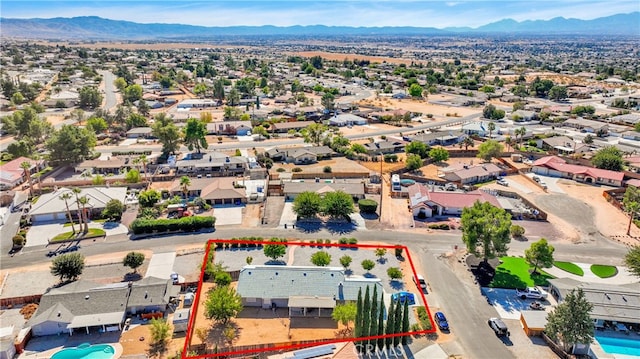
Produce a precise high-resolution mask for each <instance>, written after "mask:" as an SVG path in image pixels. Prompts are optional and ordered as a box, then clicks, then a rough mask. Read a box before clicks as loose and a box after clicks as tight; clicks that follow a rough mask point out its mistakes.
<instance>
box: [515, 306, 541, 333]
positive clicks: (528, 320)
mask: <svg viewBox="0 0 640 359" xmlns="http://www.w3.org/2000/svg"><path fill="white" fill-rule="evenodd" d="M520 324H522V329H524V332H525V334H527V336H530V337H533V336H538V335H542V332H543V331H544V327H545V326H546V325H547V312H545V311H544V310H522V311H520Z"/></svg>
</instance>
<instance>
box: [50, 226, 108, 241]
mask: <svg viewBox="0 0 640 359" xmlns="http://www.w3.org/2000/svg"><path fill="white" fill-rule="evenodd" d="M106 235H107V232H105V231H104V230H103V229H100V228H89V232H87V234H85V235H82V233H75V234H74V233H73V232H65V233H60V234H58V235H57V236H55V237H53V238H52V239H51V241H49V242H50V243H57V242H64V241H68V240H73V239H90V238H97V237H104V236H106Z"/></svg>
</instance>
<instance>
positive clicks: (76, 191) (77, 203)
mask: <svg viewBox="0 0 640 359" xmlns="http://www.w3.org/2000/svg"><path fill="white" fill-rule="evenodd" d="M71 191H72V192H73V194H74V195H75V196H76V207H77V208H78V209H77V213H78V225H79V226H80V228H82V212H81V211H80V198H78V195H79V194H80V193H81V192H82V190H81V189H80V188H78V187H73V188H72V189H71ZM72 222H73V221H72Z"/></svg>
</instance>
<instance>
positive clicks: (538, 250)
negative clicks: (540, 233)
mask: <svg viewBox="0 0 640 359" xmlns="http://www.w3.org/2000/svg"><path fill="white" fill-rule="evenodd" d="M554 250H555V248H553V246H552V245H550V244H549V243H548V242H547V240H546V239H545V238H541V239H540V240H539V241H537V242H533V243H531V247H529V249H525V250H524V258H525V260H526V261H527V263H529V264H530V265H532V266H533V273H537V271H538V266H541V267H543V268H546V267H551V266H552V265H553V251H554Z"/></svg>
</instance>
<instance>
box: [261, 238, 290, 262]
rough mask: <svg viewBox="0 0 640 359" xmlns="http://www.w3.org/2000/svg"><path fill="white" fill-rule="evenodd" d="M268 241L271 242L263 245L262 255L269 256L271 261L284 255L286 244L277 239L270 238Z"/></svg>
mask: <svg viewBox="0 0 640 359" xmlns="http://www.w3.org/2000/svg"><path fill="white" fill-rule="evenodd" d="M269 242H270V243H273V244H266V245H265V246H264V249H263V252H264V255H265V256H267V257H269V258H271V260H273V261H277V260H278V258H281V257H284V255H285V253H286V252H287V246H285V245H284V244H282V243H281V241H280V240H277V239H271V240H270V241H269Z"/></svg>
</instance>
